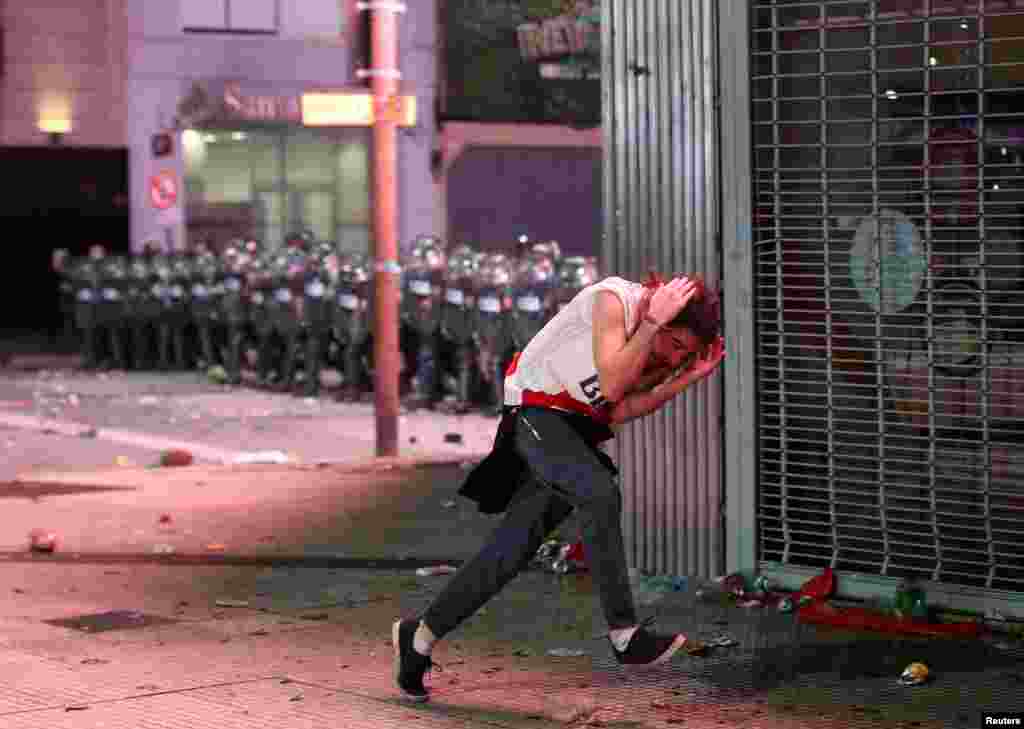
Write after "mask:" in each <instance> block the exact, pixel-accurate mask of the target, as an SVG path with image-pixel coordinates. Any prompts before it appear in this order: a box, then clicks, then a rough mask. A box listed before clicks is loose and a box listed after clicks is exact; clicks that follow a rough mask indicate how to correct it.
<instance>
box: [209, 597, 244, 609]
mask: <svg viewBox="0 0 1024 729" xmlns="http://www.w3.org/2000/svg"><path fill="white" fill-rule="evenodd" d="M214 605H216V606H217V607H226V608H247V607H249V601H248V600H231V599H228V598H221V599H220V600H217V602H215V603H214Z"/></svg>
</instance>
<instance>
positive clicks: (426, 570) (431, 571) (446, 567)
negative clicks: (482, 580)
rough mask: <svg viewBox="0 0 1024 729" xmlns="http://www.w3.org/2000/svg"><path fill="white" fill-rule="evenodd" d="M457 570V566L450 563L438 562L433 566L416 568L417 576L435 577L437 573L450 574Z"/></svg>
mask: <svg viewBox="0 0 1024 729" xmlns="http://www.w3.org/2000/svg"><path fill="white" fill-rule="evenodd" d="M457 571H458V568H457V567H453V566H452V565H450V564H439V565H436V566H434V567H420V568H419V569H418V570H416V576H417V577H435V576H437V575H450V574H453V573H455V572H457Z"/></svg>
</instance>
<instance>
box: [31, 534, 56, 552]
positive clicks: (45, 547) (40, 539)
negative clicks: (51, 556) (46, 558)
mask: <svg viewBox="0 0 1024 729" xmlns="http://www.w3.org/2000/svg"><path fill="white" fill-rule="evenodd" d="M28 548H29V551H31V552H53V551H54V550H56V549H57V534H56V533H55V532H52V531H50V530H49V529H33V530H32V531H30V532H29V533H28Z"/></svg>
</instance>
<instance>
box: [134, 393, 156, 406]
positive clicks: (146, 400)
mask: <svg viewBox="0 0 1024 729" xmlns="http://www.w3.org/2000/svg"><path fill="white" fill-rule="evenodd" d="M159 404H160V398H158V397H156V396H155V395H143V396H142V397H140V398H139V405H159Z"/></svg>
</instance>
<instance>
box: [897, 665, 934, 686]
mask: <svg viewBox="0 0 1024 729" xmlns="http://www.w3.org/2000/svg"><path fill="white" fill-rule="evenodd" d="M930 675H931V673H930V671H929V670H928V666H926V665H925V664H923V663H918V662H915V663H911V664H910V665H909V666H907V667H906V668H905V669H903V673H902V674H901V675H900V683H901V684H903V685H904V686H920V685H921V684H923V683H926V682H927V681H928V679H929V677H930Z"/></svg>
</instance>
